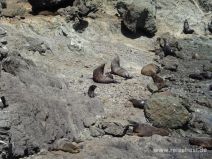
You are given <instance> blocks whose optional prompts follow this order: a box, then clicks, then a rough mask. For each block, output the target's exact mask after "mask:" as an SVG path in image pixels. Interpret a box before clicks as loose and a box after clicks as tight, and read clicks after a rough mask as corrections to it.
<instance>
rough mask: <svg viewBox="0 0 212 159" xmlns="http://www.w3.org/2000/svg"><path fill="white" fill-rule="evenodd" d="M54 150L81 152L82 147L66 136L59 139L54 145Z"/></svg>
mask: <svg viewBox="0 0 212 159" xmlns="http://www.w3.org/2000/svg"><path fill="white" fill-rule="evenodd" d="M52 150H54V151H63V152H69V153H79V152H80V148H79V147H78V146H76V145H74V144H73V143H72V142H70V141H69V140H68V139H66V138H62V139H59V140H58V141H57V142H56V143H55V144H54V146H53V148H52Z"/></svg>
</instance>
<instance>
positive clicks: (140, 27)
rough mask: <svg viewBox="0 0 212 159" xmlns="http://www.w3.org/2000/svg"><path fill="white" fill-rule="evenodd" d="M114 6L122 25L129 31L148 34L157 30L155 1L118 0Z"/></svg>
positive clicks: (152, 33)
mask: <svg viewBox="0 0 212 159" xmlns="http://www.w3.org/2000/svg"><path fill="white" fill-rule="evenodd" d="M116 8H117V10H118V13H119V14H120V16H121V17H122V20H123V23H124V25H125V26H126V27H127V29H129V30H130V31H131V32H133V33H138V32H141V31H142V32H144V33H146V34H149V35H154V34H155V33H156V32H157V26H156V5H155V1H153V0H151V1H148V0H142V1H140V0H133V1H129V2H127V1H118V3H117V5H116Z"/></svg>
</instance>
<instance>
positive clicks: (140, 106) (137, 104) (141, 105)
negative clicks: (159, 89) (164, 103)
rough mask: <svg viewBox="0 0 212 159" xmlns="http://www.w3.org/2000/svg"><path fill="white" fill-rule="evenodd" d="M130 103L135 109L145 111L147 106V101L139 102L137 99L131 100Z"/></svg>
mask: <svg viewBox="0 0 212 159" xmlns="http://www.w3.org/2000/svg"><path fill="white" fill-rule="evenodd" d="M129 101H130V102H131V103H132V104H133V106H134V107H135V108H140V109H144V106H145V104H146V100H137V99H133V98H132V99H129Z"/></svg>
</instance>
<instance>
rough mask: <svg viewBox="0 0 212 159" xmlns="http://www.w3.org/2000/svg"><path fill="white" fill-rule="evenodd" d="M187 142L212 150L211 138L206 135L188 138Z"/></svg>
mask: <svg viewBox="0 0 212 159" xmlns="http://www.w3.org/2000/svg"><path fill="white" fill-rule="evenodd" d="M189 143H190V144H191V145H197V146H201V147H202V148H206V149H208V150H212V138H208V137H196V138H190V139H189Z"/></svg>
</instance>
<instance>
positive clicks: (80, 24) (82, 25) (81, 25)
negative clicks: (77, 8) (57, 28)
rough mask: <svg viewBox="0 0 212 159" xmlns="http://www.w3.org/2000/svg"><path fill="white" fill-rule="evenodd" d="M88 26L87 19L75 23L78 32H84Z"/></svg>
mask: <svg viewBox="0 0 212 159" xmlns="http://www.w3.org/2000/svg"><path fill="white" fill-rule="evenodd" d="M87 27H88V22H87V21H85V20H79V21H77V22H75V23H74V25H73V28H74V30H75V31H76V32H78V33H82V32H83V31H85V29H86V28H87Z"/></svg>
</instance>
